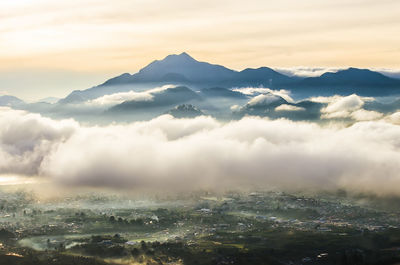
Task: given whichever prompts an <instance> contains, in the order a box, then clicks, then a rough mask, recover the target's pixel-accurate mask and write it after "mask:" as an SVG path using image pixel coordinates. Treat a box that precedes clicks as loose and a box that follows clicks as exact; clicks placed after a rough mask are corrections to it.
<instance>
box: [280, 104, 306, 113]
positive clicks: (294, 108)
mask: <svg viewBox="0 0 400 265" xmlns="http://www.w3.org/2000/svg"><path fill="white" fill-rule="evenodd" d="M305 110H306V109H305V108H303V107H298V106H293V105H288V104H282V105H280V106H278V107H276V108H275V111H305Z"/></svg>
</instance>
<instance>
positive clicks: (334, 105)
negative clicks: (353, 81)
mask: <svg viewBox="0 0 400 265" xmlns="http://www.w3.org/2000/svg"><path fill="white" fill-rule="evenodd" d="M368 100H372V99H370V98H362V97H360V96H358V95H356V94H353V95H350V96H346V97H342V96H333V97H316V98H311V101H314V102H321V103H328V105H327V106H326V107H325V108H322V109H321V113H323V115H322V116H321V117H322V118H323V119H337V118H349V117H350V118H353V119H355V120H365V119H366V118H367V117H371V118H372V119H377V118H379V116H382V115H380V114H379V113H378V112H375V111H366V110H360V109H361V108H362V107H363V105H364V102H365V101H368Z"/></svg>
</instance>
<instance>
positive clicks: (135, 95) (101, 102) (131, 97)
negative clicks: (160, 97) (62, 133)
mask: <svg viewBox="0 0 400 265" xmlns="http://www.w3.org/2000/svg"><path fill="white" fill-rule="evenodd" d="M173 87H175V86H174V85H164V86H161V87H156V88H152V89H149V90H147V91H143V92H135V91H133V90H131V91H128V92H119V93H114V94H109V95H104V96H101V97H98V98H95V99H93V100H89V101H88V102H87V104H88V105H94V106H111V105H117V104H120V103H122V102H124V101H151V100H153V97H154V94H156V93H161V92H163V91H165V90H167V89H168V88H173Z"/></svg>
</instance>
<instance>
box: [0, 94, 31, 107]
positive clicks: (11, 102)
mask: <svg viewBox="0 0 400 265" xmlns="http://www.w3.org/2000/svg"><path fill="white" fill-rule="evenodd" d="M22 104H25V102H24V101H23V100H21V99H19V98H17V97H14V96H8V95H4V96H0V106H8V107H13V106H18V105H22Z"/></svg>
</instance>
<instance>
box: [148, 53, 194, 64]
mask: <svg viewBox="0 0 400 265" xmlns="http://www.w3.org/2000/svg"><path fill="white" fill-rule="evenodd" d="M164 61H171V62H173V63H181V62H197V61H196V60H195V59H194V58H193V57H192V56H190V55H189V54H187V53H186V52H182V53H180V54H170V55H168V56H167V57H165V58H164V59H163V60H156V61H155V62H164Z"/></svg>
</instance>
